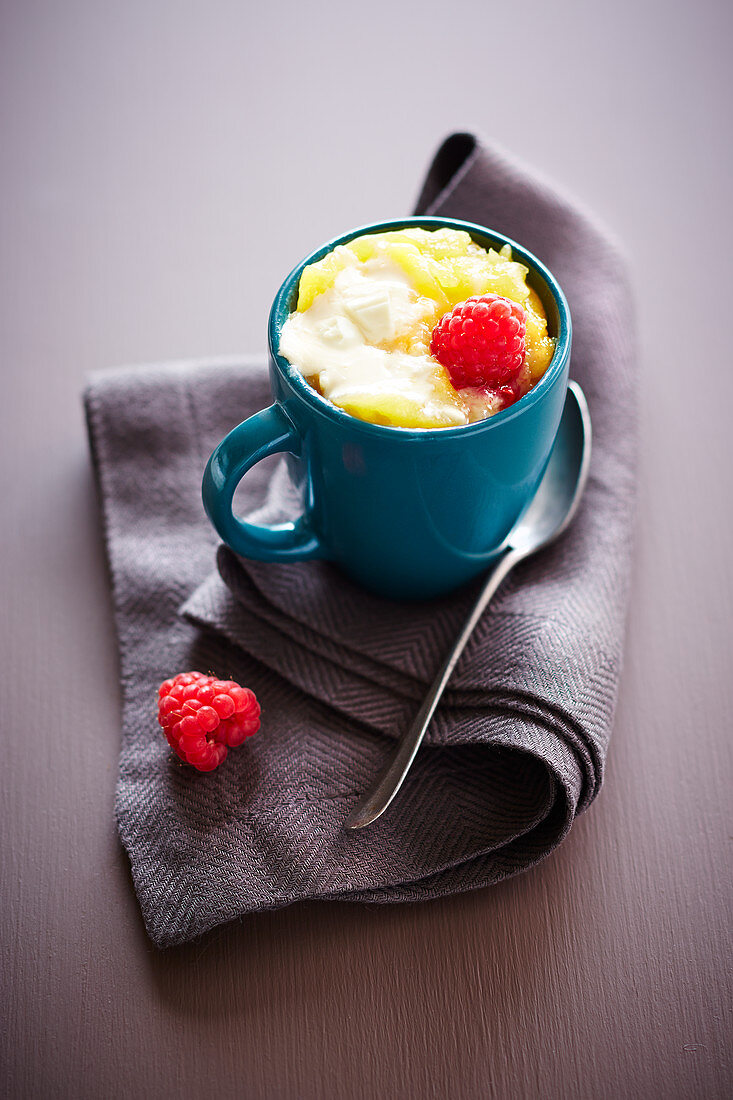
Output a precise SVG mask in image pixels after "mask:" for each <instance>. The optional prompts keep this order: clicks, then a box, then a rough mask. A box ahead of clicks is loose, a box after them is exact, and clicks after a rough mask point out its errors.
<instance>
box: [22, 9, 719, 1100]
mask: <svg viewBox="0 0 733 1100" xmlns="http://www.w3.org/2000/svg"><path fill="white" fill-rule="evenodd" d="M418 10H419V15H418ZM730 32H731V10H730V8H729V7H728V6H726V5H724V4H723V3H722V2H720V3H716V2H714V0H705V2H703V3H701V4H697V5H693V4H692V3H687V4H681V3H673V4H663V3H662V2H661V0H658V2H656V0H654V2H652V0H642V2H641V3H640V4H632V3H631V0H621V2H620V3H618V4H615V5H605V6H604V7H601V6H596V5H585V4H583V3H581V2H580V0H561V2H560V3H558V4H553V5H544V4H542V3H541V2H540V0H529V2H528V3H526V4H524V5H522V8H521V11H520V9H518V8H517V7H516V6H512V5H503V6H500V5H485V4H480V3H478V0H475V2H465V3H462V4H459V5H457V6H455V7H454V8H453V9H450V11H449V10H448V9H446V8H445V5H443V4H437V3H434V2H433V0H428V2H427V3H426V4H423V5H422V6H420V8H419V9H418V8H417V6H415V7H413V6H407V5H405V6H403V7H400V6H398V5H393V4H388V3H387V2H386V0H375V3H373V4H372V5H371V6H370V7H369V9H364V7H363V6H357V5H354V6H353V8H352V6H351V5H349V4H343V3H339V4H337V3H336V2H335V0H327V2H326V3H325V4H324V5H322V6H321V7H319V8H314V7H312V6H310V5H296V4H295V3H294V2H293V0H288V3H286V4H285V5H280V6H273V7H272V8H269V9H268V8H266V6H265V5H260V6H258V8H257V9H256V10H255V9H249V8H247V7H246V6H245V5H242V6H239V7H238V6H236V5H234V4H229V3H219V4H214V5H213V6H212V5H205V4H203V3H194V4H191V5H186V6H185V8H184V7H183V6H180V5H175V4H173V3H172V2H170V0H160V2H159V3H155V4H152V5H148V4H143V3H142V2H138V0H134V2H133V3H131V4H126V5H117V6H113V5H111V4H93V3H91V2H88V0H80V2H78V3H72V4H66V5H56V4H52V3H50V2H48V0H46V2H45V3H44V2H38V3H33V4H25V5H21V4H14V5H13V4H9V3H8V4H5V5H3V6H2V9H1V10H0V55H1V56H0V89H1V91H0V132H1V134H2V148H3V156H2V158H1V159H0V180H1V184H0V186H1V197H2V201H1V202H0V232H1V239H0V279H1V290H0V333H1V335H0V339H1V340H2V354H1V359H0V363H1V369H2V390H1V391H0V393H1V394H2V400H1V401H0V408H1V409H2V425H1V430H0V448H1V451H2V465H1V466H0V471H1V473H0V476H1V477H2V485H3V495H2V523H0V546H1V547H2V551H1V553H2V557H1V559H0V561H1V564H2V569H1V570H0V583H1V584H2V603H1V604H0V606H1V607H2V615H3V629H2V668H3V693H2V703H1V705H0V715H1V718H0V722H1V724H2V733H3V748H2V757H3V759H2V767H1V769H0V782H1V783H2V850H3V855H2V898H3V921H2V945H3V956H2V958H3V983H2V985H3V990H2V1015H3V1020H2V1062H1V1064H0V1088H1V1089H2V1092H3V1095H7V1096H9V1097H13V1098H15V1097H39V1096H40V1097H45V1096H54V1097H55V1096H58V1097H73V1098H77V1100H82V1098H87V1097H93V1098H96V1097H101V1096H104V1097H108V1098H117V1097H127V1096H135V1097H141V1098H145V1097H153V1096H155V1097H173V1096H176V1097H206V1096H210V1095H212V1096H213V1095H215V1096H217V1097H220V1098H221V1100H225V1098H227V1097H235V1096H236V1097H239V1096H247V1097H256V1098H260V1097H273V1098H286V1100H289V1098H310V1097H338V1098H351V1097H360V1098H361V1097H364V1098H371V1097H377V1096H379V1097H385V1096H386V1097H398V1098H402V1097H474V1096H475V1097H507V1098H514V1097H543V1098H547V1097H550V1098H554V1097H570V1098H576V1097H577V1098H596V1097H604V1098H605V1097H609V1098H611V1097H613V1098H615V1097H627V1096H628V1097H638V1096H645V1097H665V1098H668V1097H692V1096H694V1097H723V1096H728V1095H730V1094H731V1091H733V1089H732V1086H733V1068H732V1067H731V1054H730V1050H731V1007H732V1006H731V999H732V998H731V986H732V984H733V983H732V981H731V920H730V913H731V908H732V906H731V902H732V900H733V898H732V893H733V892H732V890H731V855H730V853H731V840H732V839H733V838H732V836H731V834H732V833H733V825H732V824H731V806H732V805H733V798H732V797H731V780H732V779H733V775H732V772H733V768H732V750H731V741H732V738H731V715H732V714H733V706H732V705H731V704H732V702H733V699H732V694H733V692H732V690H731V680H732V679H733V677H732V676H731V666H730V662H731V658H730V650H731V640H732V637H733V631H732V630H731V619H732V614H731V613H732V610H733V609H732V603H733V601H732V599H731V591H732V587H731V582H730V572H729V558H730V552H729V544H730V541H731V534H732V533H733V531H732V524H731V493H730V466H731V457H732V456H733V448H732V446H731V429H730V408H731V403H732V401H733V392H732V390H733V386H732V384H731V377H732V375H733V372H731V353H730V346H731V341H730V335H729V317H730V303H731V295H732V293H733V285H732V281H731V277H730V265H729V263H728V258H727V257H728V255H729V254H730V252H731V247H732V246H733V241H732V239H731V217H730V199H729V190H730V187H729V181H730V178H731V169H732V168H733V157H731V148H730V143H729V140H728V134H729V126H728V113H729V104H730V100H731V67H730V64H729V58H728V48H729V42H730V37H731V35H730ZM454 129H474V130H476V131H477V132H479V133H481V134H482V135H483V137H484V138H485V139H487V140H489V141H495V142H497V143H498V144H499V145H500V146H503V147H504V148H505V149H507V150H509V151H510V152H511V153H512V154H514V155H516V156H518V157H519V158H521V159H522V160H524V161H525V162H526V163H527V164H529V165H531V166H534V167H536V168H538V169H540V171H542V172H543V173H544V174H546V175H547V176H548V177H549V178H551V179H552V180H554V181H555V182H556V183H557V184H559V185H560V186H561V187H563V188H564V189H565V190H566V191H568V192H570V193H571V194H573V195H575V196H576V197H577V198H578V200H579V201H580V202H582V203H583V204H584V205H586V206H588V207H589V208H591V209H593V210H594V211H595V212H596V213H597V214H598V215H599V216H600V217H601V218H602V219H603V220H604V221H605V222H606V224H607V225H608V226H609V227H610V228H611V229H612V230H613V231H614V232H615V233H616V235H617V236H618V237H619V238H620V239H621V241H622V242H623V244H624V245H625V248H626V251H627V253H628V255H629V257H630V262H631V266H632V272H633V278H634V284H635V288H636V293H637V302H638V313H637V317H636V318H629V324H636V326H637V329H638V333H639V346H640V359H639V362H640V372H641V425H642V450H641V468H640V507H639V514H638V520H637V538H636V549H635V558H634V572H633V585H632V604H631V610H630V615H629V622H628V635H627V645H626V662H625V668H624V674H623V679H622V683H621V692H620V699H619V705H618V711H617V716H616V722H615V729H614V734H613V739H612V744H611V753H610V759H609V767H608V771H607V775H606V781H605V786H604V789H603V791H602V792H601V795H600V797H599V798H598V800H597V801H596V803H595V804H594V805H593V806H592V807H591V809H590V810H589V811H588V813H587V814H586V815H584V816H583V817H582V818H580V819H579V820H578V821H577V822H576V824H575V825H574V827H573V829H572V832H571V834H570V836H569V838H568V839H567V840H566V842H565V843H564V844H563V845H562V847H561V848H560V849H559V850H558V851H557V852H556V853H555V854H554V855H553V856H552V857H551V858H550V859H548V860H547V861H546V862H545V863H543V864H542V865H540V866H538V867H537V868H536V869H534V870H532V871H531V872H530V873H528V874H526V875H524V876H521V877H519V878H516V879H513V880H511V881H508V882H506V883H504V884H502V885H500V886H499V887H495V888H493V889H487V890H483V891H479V892H477V893H474V894H469V895H466V896H461V897H455V898H448V899H445V900H443V901H439V902H434V903H431V904H426V905H423V906H417V907H414V906H412V907H407V906H398V907H386V908H367V907H361V906H349V905H347V904H304V905H299V906H294V907H292V908H289V909H286V910H282V911H279V912H275V913H271V914H265V915H258V916H255V917H252V918H249V919H246V920H244V921H242V922H241V923H239V924H236V925H232V926H228V927H223V928H220V929H218V930H216V931H215V932H214V933H212V934H210V935H209V936H207V937H206V938H205V940H203V941H202V942H200V943H197V944H195V945H192V946H189V947H186V948H182V949H177V950H172V951H169V952H166V953H159V952H157V951H156V950H155V949H154V948H153V947H152V946H151V945H150V943H149V942H148V940H147V939H146V936H145V934H144V932H143V928H142V924H141V921H140V917H139V913H138V910H137V904H136V901H135V898H134V895H133V893H132V889H131V885H130V881H129V873H128V868H127V863H126V858H125V856H124V854H123V853H122V851H121V849H120V847H119V843H118V841H117V836H116V832H115V827H114V822H113V817H112V804H113V796H114V786H115V777H116V768H117V752H118V744H119V694H118V685H117V657H116V650H115V639H114V632H113V626H112V620H111V611H110V601H109V595H108V589H107V576H106V569H105V562H104V557H103V551H102V544H101V538H100V532H99V526H98V521H97V511H96V501H95V494H94V488H93V483H92V476H91V472H90V468H89V462H88V454H87V447H86V440H85V434H84V426H83V420H82V412H81V404H80V401H79V393H80V389H81V387H82V384H83V379H84V377H85V375H86V374H87V372H88V371H90V370H93V369H96V368H99V367H104V366H112V365H117V364H120V363H126V362H137V361H151V360H159V359H164V358H188V357H198V356H202V355H208V354H212V355H221V354H230V353H231V354H237V353H239V352H258V351H260V350H261V349H262V348H263V347H264V331H265V320H266V314H267V310H268V306H269V300H270V298H271V296H272V293H273V291H274V290H275V289H276V287H277V285H278V283H279V281H280V278H281V277H282V274H283V273H284V271H285V270H286V269H287V268H289V267H290V266H291V265H292V264H293V263H294V262H295V261H296V260H297V259H298V258H299V257H300V256H301V255H303V254H304V253H305V252H306V251H308V250H309V249H310V248H311V247H312V246H314V245H315V244H317V243H319V242H320V241H321V240H324V239H326V238H328V237H329V236H332V235H333V234H334V233H336V232H338V231H340V230H342V229H345V228H348V227H350V226H351V225H355V224H360V223H362V222H365V221H369V220H373V219H376V218H379V217H388V216H392V215H394V214H399V213H402V212H405V211H407V210H409V208H410V207H411V205H412V203H413V202H414V199H415V197H416V192H417V187H418V183H419V180H420V178H421V175H422V173H423V171H424V169H425V168H426V166H427V163H428V160H429V159H430V156H431V155H432V152H433V150H434V148H435V147H436V146H437V144H438V143H439V142H440V140H441V139H442V138H443V137H444V136H445V135H446V134H447V133H448V132H450V131H452V130H454ZM608 398H609V400H610V401H613V393H609V395H608Z"/></svg>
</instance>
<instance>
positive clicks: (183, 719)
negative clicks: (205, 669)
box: [158, 672, 260, 772]
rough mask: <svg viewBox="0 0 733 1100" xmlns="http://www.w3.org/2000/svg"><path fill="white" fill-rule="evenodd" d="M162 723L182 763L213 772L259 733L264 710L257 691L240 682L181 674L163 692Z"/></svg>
mask: <svg viewBox="0 0 733 1100" xmlns="http://www.w3.org/2000/svg"><path fill="white" fill-rule="evenodd" d="M158 721H159V723H160V725H161V726H162V728H163V732H164V733H165V736H166V738H167V740H168V744H169V745H170V746H171V748H172V749H174V750H175V751H176V753H177V754H178V756H179V757H180V758H181V760H183V761H184V762H185V763H186V764H193V766H194V768H198V770H199V771H200V772H210V771H213V770H214V768H216V767H218V766H219V764H221V762H222V760H224V759H225V757H226V755H227V753H228V751H229V749H230V748H235V747H236V746H237V745H241V744H242V742H243V741H244V740H245V738H247V737H251V736H252V734H253V733H256V732H257V730H258V729H259V728H260V706H259V703H258V702H257V698H256V696H255V693H254V692H253V691H250V689H249V688H243V687H240V686H239V684H235V682H234V680H217V679H216V677H215V676H204V674H203V673H202V672H181V673H179V675H178V676H174V677H173V679H172V680H164V681H163V683H162V684H161V685H160V687H159V689H158Z"/></svg>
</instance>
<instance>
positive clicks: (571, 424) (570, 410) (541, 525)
mask: <svg viewBox="0 0 733 1100" xmlns="http://www.w3.org/2000/svg"><path fill="white" fill-rule="evenodd" d="M591 437H592V431H591V422H590V412H589V411H588V403H587V401H586V399H585V394H584V393H583V391H582V389H581V388H580V386H579V385H578V384H577V382H569V383H568V391H567V396H566V398H565V407H564V409H563V414H562V417H561V420H560V427H559V428H558V432H557V436H556V438H555V443H554V445H553V449H552V452H551V454H550V458H549V461H548V463H547V468H546V470H545V473H544V475H543V478H542V481H541V482H540V484H539V486H538V488H537V492H536V493H535V495H534V497H533V498H532V500H531V502H530V503H529V505H528V506H527V508H526V509H525V510H524V512H523V513H522V515H521V516H520V517H519V519H518V520H517V522H516V523H515V525H514V527H513V528H512V529H511V531H510V532H509V534H508V535H507V537H506V539H505V540H504V543H503V544H502V547H501V550H500V552H499V557H498V558H497V560H496V562H495V563H494V565H493V567H492V569H491V572H490V573H489V575H488V577H487V579H486V582H485V584H484V586H483V588H482V589H481V592H480V593H479V596H478V598H477V600H476V602H475V604H474V605H473V608H472V609H471V613H470V615H469V616H468V618H467V619H466V622H465V623H464V626H463V629H462V630H461V633H460V634H459V636H458V637H457V639H456V641H455V643H454V644H453V647H452V649H451V650H450V652H449V653H448V655H447V656H446V658H445V659H444V661H443V664H442V665H441V667H440V670H439V671H438V673H437V675H436V677H435V679H434V680H433V683H432V684H431V686H430V689H429V691H428V694H427V695H426V697H425V700H424V702H423V704H422V706H421V707H420V710H419V711H418V713H417V714H416V716H415V720H414V722H413V723H412V725H411V726H410V727H409V729H408V730H407V731H406V732H405V734H404V735H403V736H402V738H401V739H400V741H399V743H398V745H397V749H396V751H395V753H394V756H393V757H392V759H391V760H390V762H389V763H388V765H387V767H386V768H385V769H384V771H383V772H382V774H381V775H380V776H379V778H378V779H377V781H376V782H375V784H374V785H373V787H372V788H371V789H370V791H369V792H368V793H367V794H366V795H365V796H364V797H363V798H362V799H361V800H360V801H359V803H358V804H357V805H356V807H355V808H354V809H353V810H352V811H351V813H350V814H349V817H348V818H347V819H346V822H345V826H346V828H347V829H363V828H364V826H365V825H370V824H371V822H373V821H376V819H377V818H378V817H380V816H381V815H382V814H383V813H384V811H385V810H386V809H387V807H388V806H389V804H390V803H391V802H392V800H393V798H394V797H395V795H396V794H397V792H398V791H399V789H400V787H401V786H402V783H403V781H404V779H405V776H406V775H407V773H408V771H409V769H410V766H411V764H412V762H413V760H414V759H415V754H416V753H417V750H418V748H419V747H420V744H421V742H422V739H423V737H424V736H425V731H426V729H427V728H428V725H429V724H430V720H431V719H432V717H433V714H434V713H435V708H436V707H437V705H438V702H439V701H440V698H441V696H442V694H443V692H444V690H445V687H446V684H447V683H448V680H449V679H450V676H451V674H452V672H453V669H454V668H455V666H456V664H457V663H458V658H459V657H460V655H461V653H463V650H464V648H465V646H466V643H467V642H468V639H469V638H470V637H471V634H472V633H473V630H474V628H475V626H476V624H477V622H478V621H479V619H480V618H481V616H482V614H483V612H484V611H485V610H486V607H487V606H488V604H489V601H490V600H491V597H492V596H493V595H494V593H495V592H496V590H497V588H498V587H499V585H500V584H501V582H502V581H503V580H504V578H505V577H506V576H507V574H508V573H509V572H510V570H511V569H513V568H514V566H515V565H516V564H517V562H520V561H522V560H523V559H524V558H527V557H529V556H530V555H531V554H534V553H536V552H537V551H538V550H540V549H542V548H543V547H545V546H548V545H549V544H550V543H551V542H554V540H555V539H556V538H558V537H559V536H560V535H561V534H562V533H563V531H565V529H566V528H567V527H568V525H569V524H570V523H571V521H572V520H573V517H574V516H575V514H576V512H577V510H578V507H579V505H580V500H581V497H582V495H583V490H584V489H585V485H586V482H587V480H588V469H589V466H590V455H591Z"/></svg>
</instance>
